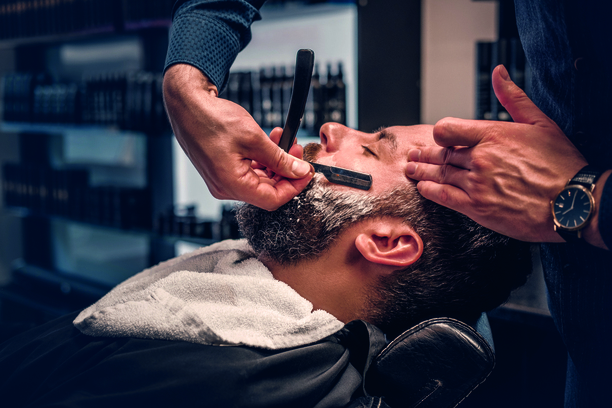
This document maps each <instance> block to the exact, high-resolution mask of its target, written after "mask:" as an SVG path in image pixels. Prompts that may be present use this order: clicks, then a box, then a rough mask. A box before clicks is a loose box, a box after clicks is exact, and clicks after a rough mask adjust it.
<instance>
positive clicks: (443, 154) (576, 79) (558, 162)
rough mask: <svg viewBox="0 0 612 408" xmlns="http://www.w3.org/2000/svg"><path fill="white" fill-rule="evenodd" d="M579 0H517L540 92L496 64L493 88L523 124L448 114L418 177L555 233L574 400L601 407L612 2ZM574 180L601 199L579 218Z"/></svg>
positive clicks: (429, 189)
mask: <svg viewBox="0 0 612 408" xmlns="http://www.w3.org/2000/svg"><path fill="white" fill-rule="evenodd" d="M578 3H579V2H578V1H569V0H565V1H559V0H539V1H532V0H515V6H516V14H517V25H518V28H519V32H520V36H521V41H522V43H523V47H524V49H525V53H526V56H527V59H528V61H529V63H530V65H531V68H532V72H533V94H532V97H533V102H532V101H531V100H529V98H527V96H526V95H525V93H524V92H523V91H522V90H521V89H519V88H518V87H517V86H516V85H515V84H514V83H513V82H512V80H511V79H510V78H509V75H508V72H507V71H506V69H505V68H504V67H501V66H500V67H497V68H496V69H495V70H494V72H493V87H494V91H495V93H496V95H497V97H498V99H499V101H500V102H501V104H502V105H503V106H504V107H505V108H506V110H507V111H508V113H509V114H510V115H511V116H512V118H513V120H514V123H506V122H488V121H473V120H460V119H453V118H445V119H442V120H441V121H439V122H438V123H437V124H436V126H435V128H434V138H435V140H436V143H437V144H439V145H440V147H439V148H427V149H426V148H423V149H417V150H413V151H411V152H410V153H409V158H410V159H411V160H413V161H414V163H413V164H412V165H411V166H410V167H409V168H408V176H409V177H412V178H414V179H416V180H420V181H419V182H418V189H419V191H420V192H421V194H422V195H423V196H425V197H426V198H428V199H431V200H433V201H435V202H437V203H439V204H442V205H445V206H448V207H450V208H452V209H455V210H457V211H459V212H462V213H464V214H466V215H468V216H469V217H471V218H472V219H474V220H475V221H477V222H479V223H481V224H482V225H484V226H486V227H489V228H490V229H493V230H496V231H498V232H501V233H503V234H506V235H509V236H511V237H515V238H518V239H521V240H525V241H531V242H541V243H549V244H543V245H542V246H541V255H542V263H543V267H544V274H545V279H546V284H547V288H548V294H549V308H550V311H551V314H552V316H553V319H554V321H555V324H556V326H557V328H558V329H559V332H560V334H561V336H562V339H563V342H564V343H565V346H566V348H567V351H568V370H567V381H566V390H565V406H566V407H599V406H609V404H610V397H609V391H608V390H609V382H610V379H611V378H612V376H611V375H610V367H611V366H612V348H611V347H610V339H612V296H611V295H610V294H611V293H612V255H611V252H610V251H609V249H610V248H612V181H610V173H611V170H610V169H612V122H611V121H610V112H612V102H611V101H612V100H611V96H612V79H611V76H610V72H609V70H610V67H611V66H612V58H611V55H612V53H611V52H610V49H611V48H612V30H611V28H610V27H611V26H610V24H609V21H608V19H609V16H610V15H611V14H612V13H610V11H611V7H612V6H611V5H610V3H609V2H597V1H594V0H589V1H586V2H585V1H580V4H578ZM534 102H535V103H534ZM587 165H588V167H585V166H587ZM570 180H571V181H570ZM567 185H582V186H584V187H586V188H587V189H588V190H589V193H588V194H592V196H593V200H594V206H593V208H591V209H590V210H589V209H588V208H587V207H588V206H584V207H583V208H581V209H580V211H582V215H583V218H584V222H582V221H581V220H580V218H578V219H577V224H576V225H569V227H572V228H567V227H568V225H565V224H564V220H562V219H561V218H563V217H564V216H565V215H571V214H572V212H574V211H576V210H578V205H577V204H576V202H575V201H573V200H574V197H575V196H571V195H569V191H568V190H566V191H562V190H563V189H564V188H565V186H567ZM593 186H594V189H593V190H592V192H591V191H590V190H591V187H593ZM564 199H565V202H566V203H567V201H572V203H569V204H565V206H564V208H563V209H562V210H561V211H558V213H559V214H558V216H557V217H556V218H557V225H555V217H554V216H553V212H552V210H551V201H553V202H555V201H557V202H563V201H564ZM577 200H578V198H577ZM558 208H559V206H557V209H558ZM564 241H565V242H566V243H563V244H550V243H556V242H564ZM492 272H493V273H494V271H492Z"/></svg>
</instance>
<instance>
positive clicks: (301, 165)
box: [163, 0, 314, 210]
mask: <svg viewBox="0 0 612 408" xmlns="http://www.w3.org/2000/svg"><path fill="white" fill-rule="evenodd" d="M264 2H265V0H233V1H227V0H191V1H185V0H183V1H177V2H176V3H175V5H174V10H173V26H172V29H171V33H170V45H169V48H168V55H167V59H166V70H165V74H164V83H163V92H164V102H165V105H166V110H167V112H168V116H169V118H170V123H171V125H172V129H173V131H174V134H175V136H176V139H177V140H178V142H179V144H180V145H181V147H182V148H183V150H184V151H185V153H186V154H187V156H188V157H189V159H190V160H191V162H192V163H193V165H194V166H195V167H196V169H197V170H198V172H199V173H200V176H202V178H203V179H204V181H205V182H206V185H207V186H208V189H209V190H210V192H211V193H212V195H213V196H214V197H215V198H218V199H232V200H239V201H244V202H247V203H250V204H253V205H256V206H258V207H261V208H264V209H266V210H275V209H277V208H278V207H280V206H281V205H283V204H285V203H286V202H288V201H289V200H290V199H292V198H293V197H295V196H296V195H297V194H299V193H300V192H301V191H302V190H303V189H304V187H306V185H308V183H309V182H310V180H311V179H312V176H313V174H314V170H313V169H312V166H311V165H310V164H309V163H307V162H305V161H302V160H300V158H301V148H300V147H299V146H298V145H294V146H293V147H292V149H291V150H290V151H289V153H290V154H287V153H285V152H284V151H283V150H281V149H280V148H279V147H278V145H277V144H276V143H274V141H272V139H270V138H269V137H268V135H266V133H265V132H264V131H263V130H262V129H261V128H260V127H259V125H258V124H257V123H256V122H255V120H254V119H253V118H252V117H251V115H250V114H249V113H248V112H247V111H246V110H245V109H244V108H242V107H241V106H239V105H237V104H235V103H233V102H230V101H228V100H225V99H221V98H218V95H219V92H220V90H221V89H223V88H224V87H225V86H226V85H227V80H228V75H229V68H230V66H231V65H232V63H233V62H234V60H235V58H236V56H237V55H238V52H240V51H241V50H242V49H243V48H244V47H245V46H246V45H247V44H248V42H249V41H250V39H251V32H250V26H251V23H252V22H253V21H255V20H259V19H260V16H259V12H258V10H259V8H261V6H262V5H263V3H264ZM277 141H278V140H277ZM260 166H263V167H267V168H268V169H269V170H271V171H272V172H273V173H272V172H256V171H255V169H256V168H258V167H260ZM268 175H271V176H272V177H270V176H268Z"/></svg>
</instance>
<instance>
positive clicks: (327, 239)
mask: <svg viewBox="0 0 612 408" xmlns="http://www.w3.org/2000/svg"><path fill="white" fill-rule="evenodd" d="M376 201H377V200H376V198H374V197H371V196H368V195H366V194H363V193H357V192H352V191H350V192H349V191H336V190H334V189H332V188H330V186H329V183H327V182H326V181H324V180H322V176H321V175H315V178H314V179H313V180H312V181H311V182H310V184H309V185H308V186H307V187H306V188H305V189H304V191H302V192H301V193H300V194H299V195H298V196H296V197H295V198H293V199H292V200H291V201H289V202H288V203H287V204H285V205H283V206H282V207H280V208H279V209H277V210H276V211H266V210H262V209H260V208H258V207H255V206H253V205H250V204H243V205H241V206H239V207H238V210H237V219H238V225H239V226H240V231H241V232H242V234H243V235H244V237H245V238H247V240H248V241H249V244H250V245H251V247H252V248H253V250H254V251H255V252H256V253H257V254H259V255H260V256H262V257H264V258H266V259H270V260H273V261H275V262H277V263H279V264H295V263H297V262H300V261H304V260H309V259H314V258H317V257H319V256H320V255H321V254H322V253H324V252H325V251H326V250H327V249H328V248H329V247H330V246H331V245H332V244H333V242H334V241H335V239H336V238H337V237H338V235H339V234H340V232H342V231H343V230H344V228H345V227H347V226H348V225H350V224H352V223H354V222H356V221H358V220H360V219H363V218H365V217H367V216H369V215H371V214H372V213H373V210H374V209H375V208H376Z"/></svg>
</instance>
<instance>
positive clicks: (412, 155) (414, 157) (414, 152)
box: [408, 149, 421, 161]
mask: <svg viewBox="0 0 612 408" xmlns="http://www.w3.org/2000/svg"><path fill="white" fill-rule="evenodd" d="M420 158H421V151H420V150H419V149H410V151H409V152H408V159H409V160H411V161H419V159H420Z"/></svg>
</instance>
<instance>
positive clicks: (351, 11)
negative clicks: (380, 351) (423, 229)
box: [0, 0, 567, 408]
mask: <svg viewBox="0 0 612 408" xmlns="http://www.w3.org/2000/svg"><path fill="white" fill-rule="evenodd" d="M174 3H175V2H174V1H173V0H149V1H144V0H117V1H102V0H56V1H38V0H22V1H16V0H4V1H0V78H1V79H0V186H1V187H2V200H0V343H2V342H4V341H8V340H10V339H11V338H13V337H14V336H16V335H19V334H22V333H24V332H27V331H28V330H31V329H32V328H35V327H38V326H40V325H43V324H47V323H48V322H51V321H53V320H54V319H57V318H60V317H62V316H65V315H67V314H69V313H72V312H75V311H80V310H83V309H85V308H87V307H89V306H90V305H92V304H94V303H96V302H97V301H98V300H99V299H101V298H102V297H103V296H105V295H106V294H107V293H108V292H109V291H110V290H111V289H112V288H114V287H115V286H117V285H119V284H120V283H121V282H123V281H125V280H126V279H129V278H130V277H132V276H134V275H136V274H137V273H139V272H141V271H143V270H145V269H147V268H151V267H153V266H155V265H157V264H159V263H160V262H163V261H167V260H169V259H172V258H174V257H177V256H181V255H183V254H187V253H190V252H192V251H195V250H197V249H198V248H201V247H205V246H208V245H212V244H215V243H217V242H220V241H223V240H227V239H240V238H242V235H241V231H240V229H239V227H238V223H237V220H236V216H235V211H234V208H235V206H236V205H237V203H236V201H232V200H221V199H217V198H215V197H213V194H212V193H211V192H210V190H209V187H208V186H207V184H206V183H205V182H204V180H203V178H202V176H201V175H200V173H199V172H198V171H197V170H196V168H195V167H194V165H193V164H192V163H191V161H190V159H189V158H188V157H187V155H186V154H185V152H184V150H183V149H182V148H181V145H179V143H178V142H177V139H176V138H175V137H174V135H173V130H172V127H171V126H170V122H169V120H168V116H167V114H166V110H165V106H164V94H163V88H162V84H163V80H164V67H165V61H166V56H167V51H168V45H169V34H170V31H171V28H172V10H173V5H174ZM260 14H261V20H259V21H255V22H254V23H253V25H252V27H251V31H252V39H251V41H250V43H249V44H248V46H246V48H244V50H242V51H241V52H240V53H239V54H238V57H237V58H236V60H235V61H234V63H233V64H232V66H231V69H230V73H229V77H228V78H227V85H226V86H225V88H224V89H223V91H222V92H221V94H220V95H219V98H224V99H226V100H228V101H230V102H232V103H235V104H238V105H240V106H242V107H243V108H244V109H245V110H246V111H247V112H248V114H249V115H251V116H252V117H253V119H254V120H255V121H256V122H257V124H258V125H259V126H261V128H262V129H263V130H264V131H265V132H266V134H269V133H270V131H271V130H272V129H273V128H276V127H284V125H285V119H286V117H287V113H288V110H289V108H290V101H291V95H292V90H293V85H294V72H295V71H296V70H297V67H296V53H297V51H298V50H300V49H310V50H313V51H314V68H313V73H312V77H311V80H310V88H309V92H308V98H307V99H306V103H305V108H304V113H303V115H302V121H301V123H300V124H298V126H299V129H298V130H297V143H299V144H300V145H305V144H307V143H311V142H315V143H318V142H319V129H320V128H321V126H322V125H323V124H324V123H326V122H337V123H340V124H342V125H345V126H347V127H349V128H352V129H358V130H360V131H363V132H376V131H377V129H380V128H381V127H383V126H396V125H415V124H431V125H434V124H436V122H438V121H439V120H440V119H442V118H445V117H455V118H462V119H485V120H493V121H512V118H511V116H510V115H509V114H508V112H507V111H506V110H505V109H504V107H503V106H502V105H501V104H500V103H499V102H498V101H497V99H496V98H495V95H494V93H493V89H492V85H491V72H492V70H493V68H494V67H495V66H497V65H498V64H504V66H506V67H507V69H508V71H509V73H510V76H511V77H512V78H513V80H514V81H515V83H516V84H517V85H519V86H520V87H521V88H523V89H525V91H526V92H527V94H528V95H529V89H530V67H529V66H528V64H527V63H526V61H525V55H524V52H523V49H522V46H521V43H520V40H519V36H518V30H517V26H516V19H515V12H514V3H513V0H403V1H397V0H268V1H267V2H265V4H264V5H263V6H262V7H261V11H260ZM194 86H196V85H194ZM531 253H532V259H531V261H532V262H531V267H532V270H531V274H530V275H529V277H528V280H527V282H526V284H525V285H523V286H521V287H520V288H518V289H516V290H514V291H513V292H512V294H511V295H510V298H509V299H508V300H507V301H506V302H505V303H503V304H502V305H501V306H498V307H496V308H494V309H493V310H490V311H487V312H486V315H485V316H486V317H487V319H488V326H489V330H490V334H491V335H492V343H493V345H491V347H490V349H491V350H494V368H492V370H491V371H490V372H488V371H487V372H486V374H485V375H482V378H480V377H478V378H479V379H478V380H477V381H475V383H476V385H478V384H479V385H478V386H470V388H469V389H468V390H467V391H463V394H462V395H461V397H460V399H458V400H457V397H453V398H455V400H453V401H454V403H455V404H458V405H452V404H451V403H449V402H448V401H450V400H445V401H442V402H438V403H436V402H435V401H434V402H432V403H431V404H430V405H426V406H427V407H437V406H440V407H447V406H449V407H450V406H459V407H468V408H469V407H497V408H502V407H508V408H509V407H561V406H563V400H564V387H565V380H566V378H565V377H566V375H565V372H566V364H567V361H566V360H567V357H566V351H565V348H564V345H563V343H562V340H561V337H560V335H559V333H558V331H557V329H556V328H555V325H554V322H553V320H552V318H551V314H550V312H549V309H548V303H547V293H546V286H545V282H544V277H543V272H542V267H541V264H540V256H539V246H538V245H532V246H531ZM492 273H494V271H492ZM438 341H441V342H446V341H448V342H452V341H453V340H438ZM1 348H2V346H1V345H0V349H1ZM433 360H434V361H435V358H433ZM406 364H407V365H408V366H410V364H411V363H410V362H407V363H406ZM475 364H476V363H475ZM438 365H440V366H442V365H445V364H443V363H442V361H441V360H439V362H438ZM462 365H463V366H462V367H452V366H449V367H447V369H450V370H454V373H453V374H452V375H454V376H463V375H466V376H467V375H469V374H463V371H462V370H464V369H465V365H469V363H465V362H464V363H462ZM143 367H146V366H143ZM143 369H145V370H146V368H143ZM411 375H412V376H416V377H418V375H417V374H416V373H413V374H411ZM423 375H426V374H423ZM2 378H7V377H6V376H4V377H1V376H0V379H2ZM453 378H454V377H453ZM485 378H486V381H485V380H484V379H485ZM392 380H393V378H392V379H391V380H390V381H392ZM415 381H420V380H419V379H417V380H415ZM442 387H451V388H452V387H453V386H452V385H443V386H442ZM458 387H459V386H458ZM461 387H463V385H462V386H461ZM416 388H418V387H416ZM236 392H237V393H240V390H236ZM432 392H433V391H432ZM453 395H454V394H453ZM383 397H384V396H383ZM2 399H3V397H2V396H1V395H0V401H2ZM397 399H398V398H397V397H395V400H397ZM383 400H384V398H383ZM404 402H405V404H403V403H402V399H401V398H400V399H399V403H397V404H393V405H392V404H389V406H393V407H396V406H402V407H403V406H406V407H407V406H417V405H412V403H410V404H408V403H407V401H404ZM0 405H2V406H5V407H10V406H21V405H11V404H10V403H9V404H8V405H5V404H4V403H3V402H0ZM133 405H134V406H136V405H138V404H133ZM28 406H36V405H28ZM120 406H121V405H120ZM128 406H131V405H128ZM205 406H206V405H205ZM330 406H331V405H330ZM338 406H340V405H338ZM364 406H365V405H364ZM418 406H424V405H418Z"/></svg>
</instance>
